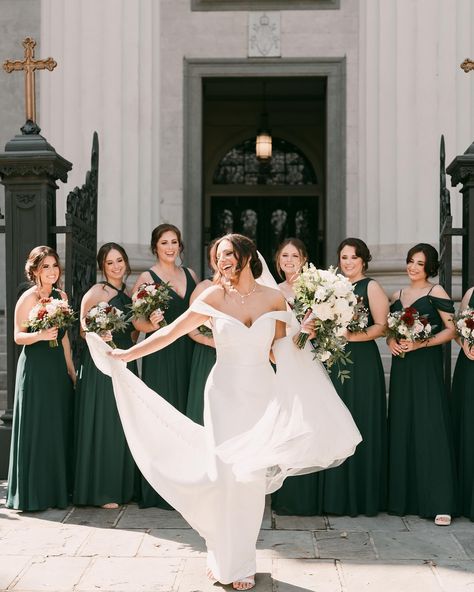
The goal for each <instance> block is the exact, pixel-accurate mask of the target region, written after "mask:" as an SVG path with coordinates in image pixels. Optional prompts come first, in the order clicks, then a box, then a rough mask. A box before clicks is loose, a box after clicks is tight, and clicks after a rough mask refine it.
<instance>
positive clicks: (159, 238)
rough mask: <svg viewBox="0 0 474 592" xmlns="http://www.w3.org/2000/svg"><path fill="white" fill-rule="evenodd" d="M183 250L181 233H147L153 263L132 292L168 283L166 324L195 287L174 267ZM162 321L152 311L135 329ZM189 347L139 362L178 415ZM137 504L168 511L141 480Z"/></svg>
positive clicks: (192, 278)
mask: <svg viewBox="0 0 474 592" xmlns="http://www.w3.org/2000/svg"><path fill="white" fill-rule="evenodd" d="M183 250H184V245H183V241H182V239H181V231H180V230H179V229H178V228H177V227H176V226H173V225H172V224H160V225H159V226H157V227H156V228H155V229H154V230H153V232H152V233H151V251H152V253H153V254H154V255H155V257H156V261H155V263H154V265H152V267H151V268H150V269H148V270H147V271H144V272H143V273H142V274H141V275H140V277H139V278H138V280H137V282H136V284H135V286H134V288H133V291H135V290H136V289H137V288H138V286H139V285H140V284H142V283H152V282H158V283H161V282H168V283H169V284H170V285H171V289H170V293H171V296H172V299H171V300H170V302H169V307H168V309H167V310H166V311H165V313H164V318H165V320H166V321H167V323H168V324H169V323H172V322H173V321H174V320H175V319H176V318H178V317H179V316H180V315H181V314H182V313H183V312H185V311H186V310H187V309H188V307H189V300H190V296H191V294H192V292H193V290H194V288H195V287H196V282H197V277H196V274H195V273H194V271H193V270H192V269H188V268H186V267H184V266H182V265H180V264H178V263H177V260H178V258H179V257H180V256H181V254H182V253H183ZM162 318H163V315H162V314H161V312H160V311H155V312H154V313H152V315H151V316H150V319H149V320H145V319H141V320H138V321H136V322H135V326H136V328H137V329H138V330H139V331H142V332H143V333H148V334H151V333H153V332H154V331H156V330H157V329H158V327H159V323H160V321H161V320H162ZM193 347H194V343H193V341H192V340H191V339H190V338H189V337H188V336H187V335H185V336H184V337H180V338H179V339H178V340H176V341H175V342H174V343H173V344H171V345H170V346H168V347H166V348H165V349H163V350H161V351H158V352H155V353H153V354H150V355H148V356H145V357H144V358H143V365H142V380H143V382H144V383H145V384H146V385H147V386H148V387H150V388H151V389H153V390H154V391H156V392H157V393H159V394H160V395H161V396H162V397H163V398H165V399H166V400H167V401H169V402H170V403H171V404H172V405H173V406H174V407H176V409H178V410H179V411H181V413H186V407H187V402H188V389H189V376H190V372H191V360H192V357H193ZM138 503H139V506H140V507H141V508H149V507H152V506H157V507H160V508H165V509H171V507H170V506H169V504H167V503H166V502H165V501H164V500H163V498H162V497H161V496H160V495H158V494H157V493H156V491H155V490H154V489H153V488H152V487H151V485H150V484H149V483H148V482H147V481H146V480H145V479H144V478H143V477H141V479H140V484H139V499H138Z"/></svg>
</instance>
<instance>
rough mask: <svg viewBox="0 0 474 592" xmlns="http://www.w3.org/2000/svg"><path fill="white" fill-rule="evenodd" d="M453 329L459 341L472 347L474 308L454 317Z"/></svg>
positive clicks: (473, 340)
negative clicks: (465, 342)
mask: <svg viewBox="0 0 474 592" xmlns="http://www.w3.org/2000/svg"><path fill="white" fill-rule="evenodd" d="M453 320H454V327H455V329H456V333H457V334H458V335H459V337H460V338H461V340H462V341H463V342H464V341H467V343H468V345H469V347H470V348H471V347H473V346H474V308H470V307H467V308H465V309H464V310H463V311H461V312H459V313H458V314H457V315H455V316H454V319H453Z"/></svg>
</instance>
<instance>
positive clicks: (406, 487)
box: [387, 243, 455, 525]
mask: <svg viewBox="0 0 474 592" xmlns="http://www.w3.org/2000/svg"><path fill="white" fill-rule="evenodd" d="M406 262H407V274H408V278H409V280H410V283H409V285H408V287H406V288H404V289H402V290H399V291H397V292H395V293H394V294H393V296H392V305H391V310H392V311H399V310H402V309H403V308H406V307H408V306H412V307H413V308H415V309H416V310H417V311H418V312H419V313H420V314H423V315H425V314H426V315H428V319H429V322H430V324H431V326H432V327H433V335H432V336H431V337H430V338H428V339H426V340H424V341H417V342H412V341H409V340H406V339H401V340H399V341H396V340H395V339H393V338H389V339H388V340H387V343H388V346H389V348H390V351H391V353H392V370H391V374H390V397H389V413H388V429H389V481H388V504H387V508H388V511H389V512H390V513H392V514H396V515H399V516H403V515H405V514H417V515H418V516H421V517H422V518H433V517H435V523H436V524H438V525H448V524H450V523H451V515H452V514H453V512H454V511H455V488H454V486H455V467H454V455H453V444H452V434H451V429H450V428H451V424H450V418H449V413H448V411H449V410H448V400H447V396H446V389H445V384H444V379H443V358H442V348H441V345H442V344H443V343H447V342H448V341H450V340H451V339H453V337H454V334H455V333H454V328H453V323H452V314H453V312H454V307H453V303H452V301H451V300H450V298H449V296H448V295H447V294H446V292H445V291H444V289H443V288H442V287H441V286H440V285H436V284H433V283H431V282H430V281H429V278H431V277H435V276H436V275H437V273H438V265H439V264H438V252H437V251H436V249H435V248H434V247H432V246H431V245H428V244H426V243H420V244H417V245H415V246H414V247H412V248H411V249H410V250H409V251H408V254H407V258H406ZM402 352H403V353H404V354H405V356H404V357H400V354H401V353H402Z"/></svg>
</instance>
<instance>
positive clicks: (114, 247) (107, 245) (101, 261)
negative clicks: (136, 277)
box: [97, 243, 132, 280]
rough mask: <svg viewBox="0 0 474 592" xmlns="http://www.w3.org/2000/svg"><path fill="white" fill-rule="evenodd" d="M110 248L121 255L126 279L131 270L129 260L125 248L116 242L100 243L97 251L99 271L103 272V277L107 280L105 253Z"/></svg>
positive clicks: (106, 253)
mask: <svg viewBox="0 0 474 592" xmlns="http://www.w3.org/2000/svg"><path fill="white" fill-rule="evenodd" d="M112 250H115V251H118V252H119V253H120V254H121V255H122V258H123V260H124V262H125V279H126V278H127V277H128V276H129V275H130V273H131V272H132V270H131V269H130V262H129V260H128V255H127V253H126V251H125V249H124V248H123V247H122V246H121V245H119V244H117V243H105V244H104V245H102V246H101V247H100V249H99V251H98V252H97V265H98V267H99V269H100V271H101V272H102V273H103V274H104V277H105V279H106V280H108V278H107V273H106V271H105V260H106V259H107V255H108V254H109V253H110V251H112Z"/></svg>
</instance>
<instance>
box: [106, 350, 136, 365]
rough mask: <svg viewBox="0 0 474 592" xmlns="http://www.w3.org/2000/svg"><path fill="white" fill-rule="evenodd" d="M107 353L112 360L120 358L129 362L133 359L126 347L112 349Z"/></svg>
mask: <svg viewBox="0 0 474 592" xmlns="http://www.w3.org/2000/svg"><path fill="white" fill-rule="evenodd" d="M107 355H109V356H111V357H112V358H114V360H122V362H130V361H131V360H133V355H132V354H131V353H130V352H129V350H128V349H112V350H110V351H109V352H107Z"/></svg>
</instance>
